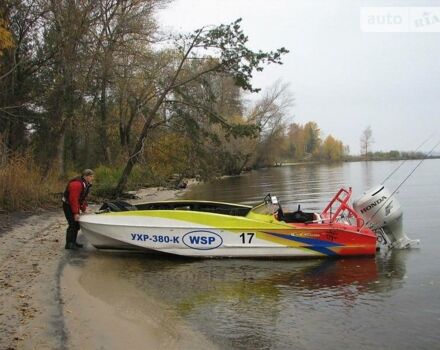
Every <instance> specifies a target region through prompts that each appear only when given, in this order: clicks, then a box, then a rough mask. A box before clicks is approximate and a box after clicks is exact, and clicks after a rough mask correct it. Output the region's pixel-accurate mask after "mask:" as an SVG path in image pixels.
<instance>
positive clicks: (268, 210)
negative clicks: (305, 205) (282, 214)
mask: <svg viewBox="0 0 440 350" xmlns="http://www.w3.org/2000/svg"><path fill="white" fill-rule="evenodd" d="M279 209H280V204H279V202H278V198H277V197H276V196H271V195H270V194H268V195H267V196H266V197H264V199H263V203H261V204H259V205H257V206H256V207H254V208H253V209H252V210H251V211H252V212H253V213H255V214H261V215H273V214H275V213H276V212H277V211H278V210H279Z"/></svg>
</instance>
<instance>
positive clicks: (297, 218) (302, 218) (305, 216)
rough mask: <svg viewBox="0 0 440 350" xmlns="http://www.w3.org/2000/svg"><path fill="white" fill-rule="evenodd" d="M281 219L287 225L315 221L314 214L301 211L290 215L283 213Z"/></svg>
mask: <svg viewBox="0 0 440 350" xmlns="http://www.w3.org/2000/svg"><path fill="white" fill-rule="evenodd" d="M283 219H284V221H285V222H287V223H291V222H298V223H304V222H309V221H313V220H315V214H314V213H305V212H303V211H301V210H297V211H294V212H291V213H284V214H283Z"/></svg>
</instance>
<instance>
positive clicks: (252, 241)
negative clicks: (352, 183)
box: [80, 186, 418, 258]
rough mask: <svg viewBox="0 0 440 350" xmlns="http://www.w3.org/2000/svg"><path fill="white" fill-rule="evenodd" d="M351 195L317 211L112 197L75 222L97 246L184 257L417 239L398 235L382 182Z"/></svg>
mask: <svg viewBox="0 0 440 350" xmlns="http://www.w3.org/2000/svg"><path fill="white" fill-rule="evenodd" d="M351 194H352V190H351V188H349V189H345V188H341V189H340V190H339V191H338V192H337V193H336V195H335V196H334V197H333V198H332V199H331V200H330V202H329V203H328V204H327V206H326V207H325V208H324V209H323V210H322V211H321V212H320V213H316V212H303V211H301V209H300V207H299V206H298V210H296V211H293V212H286V211H284V210H283V208H282V207H281V204H280V203H279V200H278V198H277V197H276V196H272V195H270V194H269V195H267V196H266V197H265V198H264V199H263V201H262V202H261V203H260V204H259V205H257V206H255V207H251V206H247V205H240V204H231V203H222V202H210V201H201V200H196V201H193V200H174V201H161V202H150V203H144V204H137V205H131V204H129V203H126V202H118V201H114V202H107V203H104V205H103V206H102V207H101V210H100V211H99V212H98V213H95V214H88V215H83V216H81V218H80V225H81V231H82V232H83V234H85V236H86V237H87V239H88V240H89V241H90V242H91V244H92V245H93V246H94V247H96V248H98V249H129V250H139V251H144V252H160V253H168V254H174V255H180V256H189V257H249V258H250V257H252V258H262V257H272V258H277V257H279V258H286V257H287V258H290V257H341V256H362V255H366V256H372V255H374V254H375V253H376V251H377V248H378V247H379V246H381V247H387V248H388V249H389V248H393V247H395V248H406V247H409V246H410V245H413V244H418V242H416V241H411V240H409V239H408V237H406V236H405V235H404V234H403V232H402V230H401V227H402V225H401V221H402V211H401V209H400V205H399V204H398V202H397V200H395V199H393V200H392V201H390V202H388V199H389V198H391V196H390V193H389V192H388V191H387V190H386V189H385V188H384V187H383V186H382V187H378V188H374V189H373V190H371V191H367V192H366V193H364V196H363V197H362V198H360V199H359V200H357V201H356V202H355V204H354V206H351V205H350V197H351ZM387 202H388V203H387ZM355 208H356V209H355ZM373 212H374V215H373ZM367 220H368V221H367Z"/></svg>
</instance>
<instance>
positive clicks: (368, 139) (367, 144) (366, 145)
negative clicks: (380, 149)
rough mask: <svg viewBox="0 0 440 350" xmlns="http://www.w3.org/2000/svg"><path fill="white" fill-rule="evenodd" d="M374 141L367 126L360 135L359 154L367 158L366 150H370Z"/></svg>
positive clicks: (371, 132)
mask: <svg viewBox="0 0 440 350" xmlns="http://www.w3.org/2000/svg"><path fill="white" fill-rule="evenodd" d="M373 143H374V140H373V131H372V130H371V126H367V127H366V128H365V130H364V131H363V132H362V135H361V155H363V156H364V158H365V160H368V152H371V145H372V144H373Z"/></svg>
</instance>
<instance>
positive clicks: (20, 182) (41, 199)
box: [0, 151, 440, 221]
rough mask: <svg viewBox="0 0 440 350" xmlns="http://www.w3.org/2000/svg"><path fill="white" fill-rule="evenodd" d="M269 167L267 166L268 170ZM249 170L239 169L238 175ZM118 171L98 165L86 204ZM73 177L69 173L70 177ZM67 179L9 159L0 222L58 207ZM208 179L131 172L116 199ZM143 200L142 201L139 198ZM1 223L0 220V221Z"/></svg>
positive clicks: (388, 157)
mask: <svg viewBox="0 0 440 350" xmlns="http://www.w3.org/2000/svg"><path fill="white" fill-rule="evenodd" d="M368 157H369V159H368V160H369V161H405V160H418V159H420V160H421V159H425V158H428V159H435V158H440V156H429V157H426V155H425V154H424V153H422V152H417V153H416V152H397V151H391V152H375V153H371V154H369V155H368ZM343 161H345V162H357V161H365V157H361V156H347V157H345V158H344V160H343ZM312 163H313V164H322V163H333V162H323V161H322V160H319V159H318V160H315V159H313V158H309V159H308V160H307V161H304V160H302V161H300V160H296V161H295V160H294V161H280V162H277V163H274V164H272V165H270V166H273V167H276V166H293V165H302V164H312ZM270 166H269V167H270ZM250 170H258V169H243V170H242V172H241V174H243V173H245V172H246V171H250ZM120 172H121V170H120V169H110V168H109V167H105V166H100V167H98V168H96V183H95V185H94V187H93V190H92V194H91V198H90V201H91V202H94V203H102V202H103V201H104V200H107V199H113V198H114V196H113V192H112V191H113V189H114V187H115V186H116V183H117V178H118V176H119V175H120ZM236 175H240V174H222V175H219V176H212V178H211V179H214V178H218V177H224V176H236ZM74 176H76V174H75V173H71V174H70V177H74ZM67 179H68V177H64V178H60V177H57V176H55V175H49V176H47V177H45V176H44V173H43V170H42V169H41V167H39V166H38V165H37V164H36V162H35V161H34V160H33V159H32V157H31V156H30V155H23V156H16V157H11V158H10V159H9V161H8V163H7V164H6V165H4V166H0V219H1V218H2V216H3V215H5V214H7V213H13V212H17V211H24V212H30V213H32V212H37V211H38V210H41V209H51V208H58V207H59V206H60V200H61V196H62V192H63V191H64V187H65V184H66V182H67ZM203 180H209V179H200V177H194V178H188V177H185V176H184V175H183V174H173V175H171V176H169V177H168V178H163V177H160V176H159V177H152V176H148V174H145V173H142V172H140V171H139V172H138V171H137V170H136V171H134V172H133V176H132V177H131V178H130V181H129V183H128V186H127V191H126V192H125V193H123V195H122V196H119V197H118V198H119V199H124V198H125V199H130V198H131V199H134V198H133V196H132V194H133V193H134V192H136V191H144V192H148V191H149V189H150V188H152V189H153V190H157V189H158V188H162V189H164V190H179V189H184V188H186V186H187V185H188V184H193V183H194V182H197V181H203ZM143 198H146V197H145V196H143ZM0 221H2V220H0Z"/></svg>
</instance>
